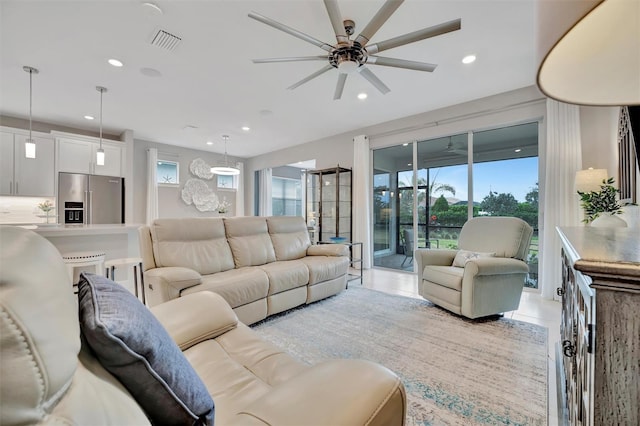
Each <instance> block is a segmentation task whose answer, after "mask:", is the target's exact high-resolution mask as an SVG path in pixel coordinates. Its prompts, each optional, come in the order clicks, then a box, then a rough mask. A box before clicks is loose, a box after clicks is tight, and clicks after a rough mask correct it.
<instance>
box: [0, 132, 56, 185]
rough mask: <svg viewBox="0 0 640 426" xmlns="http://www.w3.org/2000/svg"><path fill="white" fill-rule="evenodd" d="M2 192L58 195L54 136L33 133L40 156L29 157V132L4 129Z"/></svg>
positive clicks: (1, 160)
mask: <svg viewBox="0 0 640 426" xmlns="http://www.w3.org/2000/svg"><path fill="white" fill-rule="evenodd" d="M1 133H2V139H1V142H0V143H1V144H2V145H1V147H0V166H1V167H2V171H1V172H0V195H24V196H31V197H53V196H54V195H55V185H54V182H55V168H54V155H55V150H54V146H55V144H54V140H53V139H52V138H44V137H40V136H33V137H32V138H33V140H34V141H35V143H36V158H26V157H25V152H24V144H25V141H26V140H27V138H28V137H29V136H28V135H26V134H21V133H12V132H5V131H3V132H1Z"/></svg>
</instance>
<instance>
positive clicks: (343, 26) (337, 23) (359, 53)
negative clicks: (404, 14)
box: [249, 0, 461, 100]
mask: <svg viewBox="0 0 640 426" xmlns="http://www.w3.org/2000/svg"><path fill="white" fill-rule="evenodd" d="M403 1H404V0H387V1H386V2H385V3H384V4H383V5H382V7H381V8H380V10H378V12H377V13H376V14H375V16H374V17H373V18H372V19H371V21H370V22H369V23H368V24H367V26H366V27H365V28H364V29H363V30H362V32H361V33H360V34H359V35H358V36H357V37H356V38H355V39H354V40H351V36H352V35H353V34H354V29H355V23H354V22H353V21H352V20H350V19H347V20H343V19H342V15H341V13H340V9H339V7H338V2H337V1H336V0H324V5H325V7H326V9H327V13H328V14H329V19H330V20H331V25H332V26H333V30H334V32H335V34H336V40H337V42H336V44H335V45H331V44H329V43H325V42H322V41H320V40H318V39H316V38H314V37H312V36H310V35H308V34H305V33H303V32H301V31H298V30H296V29H294V28H291V27H289V26H287V25H284V24H281V23H279V22H277V21H274V20H273V19H271V18H267V17H266V16H262V15H260V14H258V13H256V12H251V13H249V17H250V18H253V19H255V20H256V21H259V22H262V23H263V24H266V25H269V26H271V27H273V28H275V29H278V30H280V31H284V32H285V33H287V34H290V35H292V36H294V37H297V38H299V39H301V40H304V41H306V42H308V43H311V44H313V45H315V46H318V47H319V48H321V49H323V50H325V51H326V52H327V54H326V55H318V56H300V57H288V58H267V59H254V60H253V62H254V63H257V64H261V63H273V62H298V61H326V62H328V64H327V65H325V66H324V67H323V68H321V69H319V70H318V71H316V72H314V73H313V74H311V75H309V76H308V77H305V78H303V79H302V80H300V81H298V82H297V83H295V84H293V85H291V86H289V87H288V88H287V89H290V90H293V89H295V88H296V87H299V86H301V85H303V84H304V83H306V82H308V81H310V80H312V79H314V78H316V77H318V76H319V75H321V74H324V73H325V72H327V71H329V70H331V69H333V68H336V69H337V70H338V83H337V85H336V90H335V92H334V94H333V99H334V100H336V99H340V98H341V97H342V91H343V90H344V84H345V82H346V80H347V76H348V75H349V74H353V73H354V72H357V73H358V74H360V75H361V76H362V77H364V78H365V79H366V80H367V81H369V82H370V83H371V84H372V85H373V86H374V87H375V88H376V89H378V90H379V91H380V92H381V93H382V94H387V93H389V92H390V90H391V89H389V88H388V87H387V86H386V85H385V84H384V83H383V82H382V81H381V80H380V79H379V78H378V77H376V75H375V74H374V73H373V72H372V71H371V70H370V69H369V67H368V65H380V66H385V67H395V68H405V69H410V70H416V71H426V72H433V70H435V69H436V66H437V65H435V64H429V63H425V62H416V61H409V60H406V59H395V58H387V57H382V56H377V55H376V54H377V53H379V52H382V51H385V50H389V49H393V48H394V47H399V46H404V45H405V44H409V43H414V42H416V41H420V40H424V39H427V38H430V37H435V36H438V35H441V34H446V33H449V32H452V31H457V30H459V29H460V28H461V20H460V19H454V20H452V21H449V22H445V23H442V24H439V25H434V26H432V27H428V28H423V29H421V30H418V31H414V32H411V33H408V34H404V35H401V36H397V37H394V38H391V39H389V40H385V41H380V42H378V43H373V44H368V43H369V41H370V39H371V38H372V37H373V36H374V34H375V33H376V32H377V31H378V30H379V29H380V28H381V27H382V25H384V23H385V22H386V21H387V20H388V19H389V18H390V17H391V15H392V14H393V13H394V12H395V11H396V9H398V7H400V5H401V4H402V2H403Z"/></svg>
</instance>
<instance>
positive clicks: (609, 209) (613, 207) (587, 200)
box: [578, 177, 627, 228]
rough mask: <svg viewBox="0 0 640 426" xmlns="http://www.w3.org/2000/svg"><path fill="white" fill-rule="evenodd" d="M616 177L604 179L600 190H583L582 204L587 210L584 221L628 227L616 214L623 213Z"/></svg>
mask: <svg viewBox="0 0 640 426" xmlns="http://www.w3.org/2000/svg"><path fill="white" fill-rule="evenodd" d="M614 182H615V181H614V179H613V178H612V177H610V178H608V179H603V180H602V185H600V191H589V192H581V191H578V195H580V201H581V206H582V208H583V209H584V212H585V218H584V220H583V222H585V223H590V224H591V226H605V227H620V228H622V227H626V226H627V223H626V222H625V221H624V220H622V219H621V218H619V217H616V215H619V214H622V206H621V205H620V202H619V201H618V198H617V196H618V193H619V192H620V190H619V189H617V188H616V187H615V186H613V183H614Z"/></svg>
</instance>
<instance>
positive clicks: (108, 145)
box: [57, 138, 123, 176]
mask: <svg viewBox="0 0 640 426" xmlns="http://www.w3.org/2000/svg"><path fill="white" fill-rule="evenodd" d="M57 142H58V171H60V172H67V173H86V174H94V175H103V176H122V163H123V161H122V156H123V150H122V147H121V146H118V145H116V144H117V142H105V141H104V140H103V141H102V148H103V149H104V154H105V159H104V166H99V165H97V164H96V153H97V152H98V149H99V148H100V144H99V143H96V142H93V141H88V140H81V139H71V138H58V139H57Z"/></svg>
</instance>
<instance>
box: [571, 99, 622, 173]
mask: <svg viewBox="0 0 640 426" xmlns="http://www.w3.org/2000/svg"><path fill="white" fill-rule="evenodd" d="M619 114H620V108H619V107H587V106H582V107H580V135H581V138H582V168H583V169H586V168H589V167H593V168H594V169H607V171H608V172H609V176H612V177H614V178H615V179H616V182H617V181H618V119H619Z"/></svg>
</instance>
